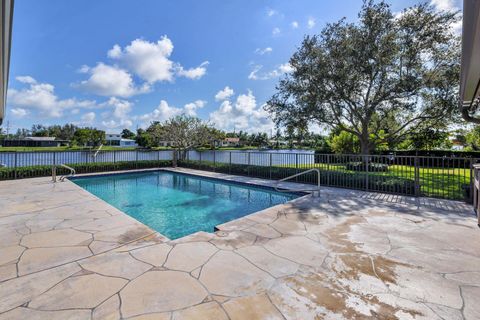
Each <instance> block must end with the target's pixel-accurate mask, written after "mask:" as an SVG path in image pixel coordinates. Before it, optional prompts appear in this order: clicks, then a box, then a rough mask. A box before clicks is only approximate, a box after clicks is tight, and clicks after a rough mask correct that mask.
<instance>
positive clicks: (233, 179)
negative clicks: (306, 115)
mask: <svg viewBox="0 0 480 320" xmlns="http://www.w3.org/2000/svg"><path fill="white" fill-rule="evenodd" d="M155 171H168V172H172V173H177V174H183V175H189V176H192V177H199V178H202V179H207V180H216V181H226V182H228V183H232V184H238V185H244V186H254V187H257V188H262V189H269V190H274V187H273V186H271V185H269V184H272V183H274V182H276V181H275V180H267V179H260V178H249V179H250V180H252V182H244V181H239V180H243V178H247V177H243V176H236V175H228V174H224V173H217V175H218V174H220V175H222V176H225V178H221V177H212V176H209V175H208V173H210V172H208V171H206V172H203V171H201V170H194V169H187V168H178V167H176V168H174V167H162V168H146V169H134V170H121V171H108V172H100V173H98V172H95V173H84V174H76V175H75V176H73V177H67V179H66V180H67V181H68V182H69V183H71V184H73V185H74V186H75V187H77V188H80V189H81V190H83V191H85V192H87V193H89V194H90V195H91V196H93V197H95V198H96V199H98V200H100V201H102V202H103V203H104V204H106V205H108V206H110V207H112V208H114V209H115V210H117V211H120V212H121V213H122V214H124V215H126V216H128V217H129V218H132V219H134V220H135V221H137V222H138V223H140V224H142V225H143V226H145V227H147V228H148V229H150V230H151V231H152V232H153V233H156V234H158V235H160V236H161V237H163V238H165V240H166V242H177V241H179V242H180V241H182V239H185V238H188V237H192V236H195V235H197V234H214V233H216V232H222V231H228V230H229V229H230V225H236V224H237V223H239V222H242V221H245V220H244V219H249V217H250V218H252V217H253V216H255V215H261V214H262V213H263V212H265V211H270V210H278V209H279V208H277V207H281V206H285V205H288V204H293V203H295V202H297V201H299V200H301V199H304V198H306V197H311V196H312V193H311V192H308V191H291V192H288V193H290V194H297V193H298V194H300V193H301V194H302V195H299V196H298V198H295V199H292V200H289V201H287V202H285V203H280V204H277V205H274V206H271V207H268V208H265V209H263V210H259V211H255V212H252V213H249V214H247V215H244V216H241V217H238V218H236V219H233V220H230V221H227V222H224V223H222V224H219V225H216V226H214V230H213V232H207V231H201V230H200V231H196V232H194V233H191V234H188V235H185V236H183V237H180V238H177V239H170V238H169V237H167V236H166V235H164V234H162V233H160V232H159V231H157V230H155V229H153V228H151V227H150V226H148V225H146V224H144V223H143V222H141V221H139V220H137V219H136V218H134V217H132V216H130V215H129V214H128V213H126V212H124V211H123V210H120V209H118V208H116V207H115V206H113V205H111V204H110V203H108V202H106V201H105V200H103V199H101V198H99V197H97V196H96V195H95V194H93V193H91V192H90V191H88V190H86V189H84V188H82V187H81V186H79V185H77V184H76V183H74V182H73V181H72V180H75V179H81V178H87V177H102V176H113V175H128V174H135V173H148V172H155ZM202 173H203V174H202ZM279 186H280V187H282V188H288V189H291V188H293V187H296V188H299V187H300V188H302V189H304V188H305V187H311V186H309V185H306V184H302V183H293V182H282V183H281V184H279ZM298 194H297V195H298Z"/></svg>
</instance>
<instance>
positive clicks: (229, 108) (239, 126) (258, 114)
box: [209, 90, 274, 132]
mask: <svg viewBox="0 0 480 320" xmlns="http://www.w3.org/2000/svg"><path fill="white" fill-rule="evenodd" d="M209 120H210V121H211V122H212V123H214V124H215V126H216V127H218V128H220V129H223V130H229V131H231V130H234V129H235V130H237V131H238V130H244V131H250V132H266V131H269V130H270V129H272V128H273V127H274V125H273V122H272V120H271V119H270V118H269V117H268V114H267V113H266V111H265V110H263V106H260V107H258V106H257V102H256V99H255V96H254V95H253V93H252V92H251V91H250V90H249V91H248V92H247V94H241V95H239V96H238V97H237V99H236V100H235V102H231V101H230V100H224V101H223V102H222V103H221V104H220V106H219V108H218V109H217V110H215V111H214V112H212V113H210V119H209Z"/></svg>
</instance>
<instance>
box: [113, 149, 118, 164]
mask: <svg viewBox="0 0 480 320" xmlns="http://www.w3.org/2000/svg"><path fill="white" fill-rule="evenodd" d="M115 162H117V152H116V150H113V163H115Z"/></svg>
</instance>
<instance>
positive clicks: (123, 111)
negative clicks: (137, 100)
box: [102, 97, 133, 129]
mask: <svg viewBox="0 0 480 320" xmlns="http://www.w3.org/2000/svg"><path fill="white" fill-rule="evenodd" d="M102 105H103V106H106V107H110V108H113V110H112V111H111V112H110V111H109V112H105V113H104V114H103V115H102V116H103V117H105V118H108V119H109V120H106V121H105V120H104V121H102V125H103V126H104V127H107V128H109V129H114V128H120V127H122V128H129V127H131V126H132V125H133V122H132V118H133V117H132V116H131V115H130V112H131V111H132V105H133V104H132V103H131V102H130V101H128V100H123V99H118V98H115V97H111V98H110V99H109V100H108V101H107V102H105V103H103V104H102Z"/></svg>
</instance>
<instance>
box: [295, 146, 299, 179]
mask: <svg viewBox="0 0 480 320" xmlns="http://www.w3.org/2000/svg"><path fill="white" fill-rule="evenodd" d="M297 173H298V153H295V174H297ZM295 181H296V182H298V177H295Z"/></svg>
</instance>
